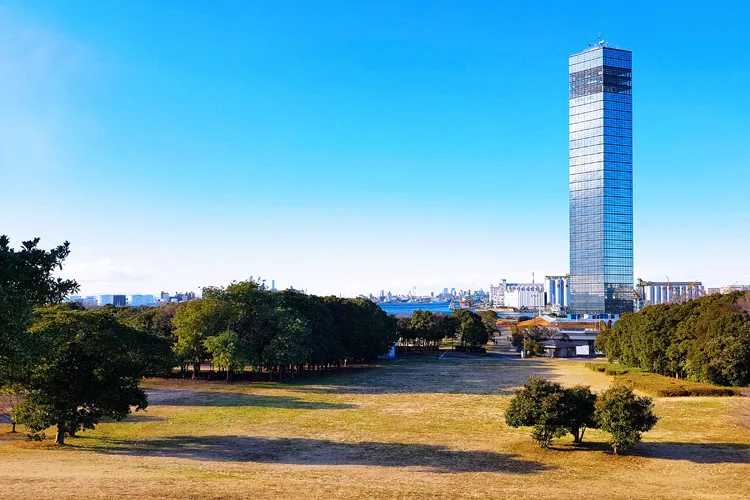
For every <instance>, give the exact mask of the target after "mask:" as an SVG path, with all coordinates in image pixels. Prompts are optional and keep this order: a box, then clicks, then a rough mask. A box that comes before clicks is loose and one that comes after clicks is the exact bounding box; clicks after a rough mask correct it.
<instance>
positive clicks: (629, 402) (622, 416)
mask: <svg viewBox="0 0 750 500" xmlns="http://www.w3.org/2000/svg"><path fill="white" fill-rule="evenodd" d="M653 408H654V406H653V401H652V400H651V398H649V397H646V396H643V397H641V396H636V395H635V394H633V391H632V390H631V389H630V388H629V387H626V386H624V385H621V384H615V385H613V386H612V387H610V388H609V389H608V390H607V391H605V392H604V394H602V395H601V397H600V398H599V399H598V400H597V401H596V416H595V418H596V421H597V422H598V423H599V427H600V428H601V429H602V430H604V431H606V432H609V434H610V440H609V442H610V444H611V445H612V450H613V451H614V453H615V455H617V454H618V453H619V452H620V451H623V450H626V449H628V448H631V447H633V446H634V445H636V444H638V443H639V442H640V441H641V433H642V432H646V431H649V430H651V429H652V428H653V427H654V425H656V422H657V420H658V419H657V418H656V415H654V412H653Z"/></svg>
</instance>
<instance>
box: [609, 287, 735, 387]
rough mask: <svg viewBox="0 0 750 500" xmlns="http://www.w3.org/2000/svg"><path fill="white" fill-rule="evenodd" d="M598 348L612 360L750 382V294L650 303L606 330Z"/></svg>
mask: <svg viewBox="0 0 750 500" xmlns="http://www.w3.org/2000/svg"><path fill="white" fill-rule="evenodd" d="M596 346H597V348H598V349H599V350H601V351H602V352H604V353H605V354H606V355H607V357H609V359H610V360H617V361H619V362H620V363H622V364H624V365H626V366H633V367H638V368H641V369H644V370H647V371H650V372H653V373H659V374H661V375H668V376H674V377H677V378H687V379H689V380H694V381H703V382H711V383H714V384H720V385H733V386H746V385H748V384H750V293H748V292H733V293H729V294H725V295H709V296H707V297H703V298H700V299H696V300H691V301H688V302H686V303H684V304H665V305H653V306H647V307H644V308H643V309H642V310H641V311H639V312H637V313H632V314H624V315H623V316H622V317H621V318H620V320H619V321H617V322H616V323H615V324H614V325H613V327H612V328H611V329H605V330H603V331H602V332H601V333H600V334H599V336H598V338H597V340H596Z"/></svg>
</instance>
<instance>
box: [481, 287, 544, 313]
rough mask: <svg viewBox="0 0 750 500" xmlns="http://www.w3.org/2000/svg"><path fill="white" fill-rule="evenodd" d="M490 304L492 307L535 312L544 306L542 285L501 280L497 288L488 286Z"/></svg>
mask: <svg viewBox="0 0 750 500" xmlns="http://www.w3.org/2000/svg"><path fill="white" fill-rule="evenodd" d="M490 302H491V304H492V306H493V307H513V308H515V309H528V310H536V309H538V308H539V307H543V306H544V285H543V284H541V283H508V281H507V280H501V281H500V283H499V284H498V285H497V286H494V285H490Z"/></svg>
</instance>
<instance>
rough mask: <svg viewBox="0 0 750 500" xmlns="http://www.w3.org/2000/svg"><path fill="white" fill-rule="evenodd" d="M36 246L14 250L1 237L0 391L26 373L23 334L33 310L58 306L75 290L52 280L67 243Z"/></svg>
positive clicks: (26, 349) (70, 284)
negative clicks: (45, 246) (48, 246)
mask: <svg viewBox="0 0 750 500" xmlns="http://www.w3.org/2000/svg"><path fill="white" fill-rule="evenodd" d="M38 245H39V238H35V239H33V240H29V241H24V242H22V243H21V249H20V250H15V249H13V248H11V246H10V239H9V238H8V237H7V236H5V235H0V387H2V386H4V385H6V384H10V383H12V382H13V380H14V378H15V376H16V375H19V374H20V375H23V374H24V373H25V372H26V371H27V370H28V362H29V360H28V353H29V352H30V347H31V346H30V345H29V338H28V336H27V335H26V330H27V329H28V327H29V325H30V320H31V315H32V312H33V310H34V308H35V307H37V306H42V305H44V304H54V303H59V302H61V301H62V300H63V299H64V298H65V297H66V296H68V295H69V294H71V293H74V292H76V291H77V290H78V284H77V283H76V282H75V281H73V280H64V279H61V278H55V277H54V276H53V273H54V272H55V271H56V270H58V269H62V264H63V262H64V261H65V259H66V258H67V257H68V255H69V254H70V245H69V244H68V242H67V241H66V242H65V243H63V244H62V245H59V246H57V247H56V248H53V249H52V250H49V251H47V250H42V249H40V248H38Z"/></svg>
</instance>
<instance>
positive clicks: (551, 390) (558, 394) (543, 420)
mask: <svg viewBox="0 0 750 500" xmlns="http://www.w3.org/2000/svg"><path fill="white" fill-rule="evenodd" d="M566 417H567V412H566V407H565V391H564V390H563V388H562V386H561V385H560V384H557V383H554V382H549V381H547V380H545V379H543V378H540V377H531V378H529V380H528V382H526V384H525V385H524V386H523V388H522V389H520V390H518V391H517V392H516V395H515V396H514V397H513V399H511V401H510V406H509V407H508V409H507V410H506V411H505V423H506V424H508V425H509V426H511V427H533V430H532V432H531V437H532V439H534V440H535V441H537V442H538V443H539V446H540V447H542V448H549V445H550V443H551V442H552V438H555V437H560V436H563V435H564V434H565V432H566V427H567V426H568V425H569V423H570V422H569V420H568V418H566Z"/></svg>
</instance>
